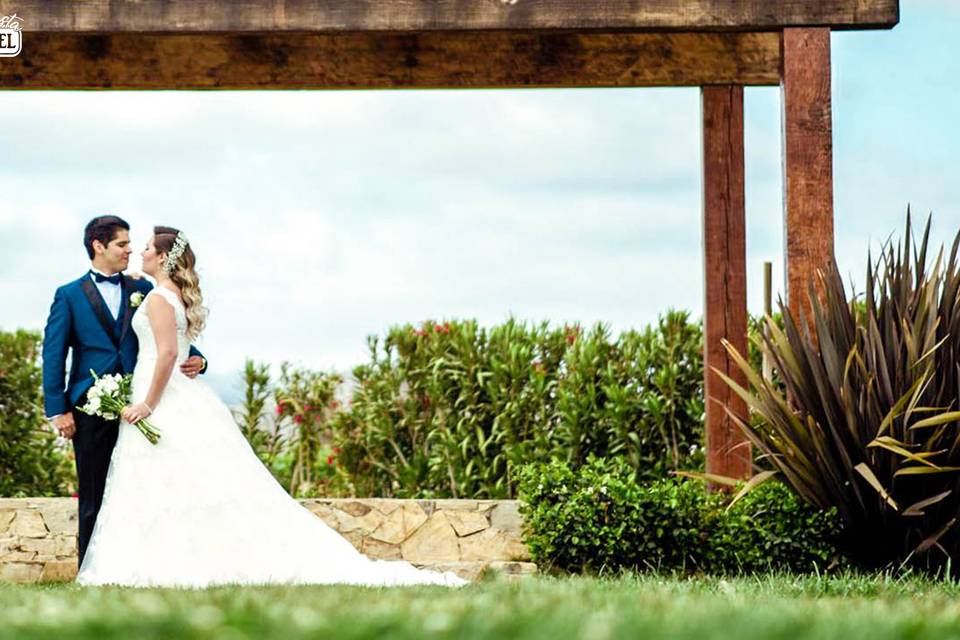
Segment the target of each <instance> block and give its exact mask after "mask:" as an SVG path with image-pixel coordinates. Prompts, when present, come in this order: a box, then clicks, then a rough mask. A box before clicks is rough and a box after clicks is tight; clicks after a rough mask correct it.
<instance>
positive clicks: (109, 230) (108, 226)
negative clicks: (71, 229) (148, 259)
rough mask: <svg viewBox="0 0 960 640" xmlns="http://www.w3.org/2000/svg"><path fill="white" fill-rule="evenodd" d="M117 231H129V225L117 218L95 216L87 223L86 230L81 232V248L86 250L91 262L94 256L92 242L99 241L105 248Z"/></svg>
mask: <svg viewBox="0 0 960 640" xmlns="http://www.w3.org/2000/svg"><path fill="white" fill-rule="evenodd" d="M118 229H124V230H126V231H130V225H129V224H127V221H126V220H124V219H123V218H120V217H119V216H97V217H96V218H94V219H93V220H91V221H90V222H88V223H87V228H86V229H84V230H83V246H84V247H86V248H87V255H88V256H90V259H91V260H93V256H94V255H96V253H95V252H94V250H93V241H94V240H99V241H100V243H101V244H102V245H103V246H107V245H108V244H110V241H111V240H113V239H114V237H116V235H117V230H118Z"/></svg>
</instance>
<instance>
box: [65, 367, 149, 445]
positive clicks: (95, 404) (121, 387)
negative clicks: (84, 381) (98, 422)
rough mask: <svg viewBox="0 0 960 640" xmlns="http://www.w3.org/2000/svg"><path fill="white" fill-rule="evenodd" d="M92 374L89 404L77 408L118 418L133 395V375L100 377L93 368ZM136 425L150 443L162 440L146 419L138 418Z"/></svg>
mask: <svg viewBox="0 0 960 640" xmlns="http://www.w3.org/2000/svg"><path fill="white" fill-rule="evenodd" d="M90 375H92V376H93V381H94V382H93V386H92V387H90V391H88V392H87V404H85V405H83V406H82V407H77V408H78V409H80V411H83V412H84V413H86V414H88V415H91V416H99V417H101V418H104V419H106V420H116V419H117V418H119V417H120V412H121V411H122V410H123V408H124V407H125V406H127V405H128V404H130V397H131V395H132V392H131V390H130V382H131V380H132V378H133V376H131V375H129V374H128V375H125V376H122V375H120V374H119V373H115V374H113V375H106V376H103V377H102V378H100V377H98V376H97V374H96V372H94V371H93V369H91V370H90ZM134 426H135V427H136V428H137V429H139V430H140V433H142V434H143V435H144V437H146V439H147V440H149V441H150V444H157V441H158V440H160V432H159V431H157V429H156V427H154V426H153V425H152V424H150V423H149V422H147V421H146V420H138V421H137V424H135V425H134Z"/></svg>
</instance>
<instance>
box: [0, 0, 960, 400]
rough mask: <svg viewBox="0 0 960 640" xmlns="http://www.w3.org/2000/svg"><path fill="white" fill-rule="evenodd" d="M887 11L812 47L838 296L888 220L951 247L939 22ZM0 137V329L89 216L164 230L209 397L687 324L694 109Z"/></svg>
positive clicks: (101, 100) (281, 105) (601, 106)
mask: <svg viewBox="0 0 960 640" xmlns="http://www.w3.org/2000/svg"><path fill="white" fill-rule="evenodd" d="M901 4H902V20H901V24H900V25H899V26H897V27H896V28H895V29H893V30H891V31H869V32H839V33H834V34H833V36H832V44H833V97H834V102H833V108H834V112H833V113H834V146H835V156H834V164H835V184H836V251H837V257H838V260H839V262H840V265H841V269H842V271H843V273H844V274H849V275H848V279H852V280H853V281H854V282H855V283H856V284H857V285H858V286H862V283H863V276H862V272H863V270H864V261H865V259H866V252H867V249H868V247H871V246H872V247H873V248H874V249H875V248H876V247H877V246H878V243H879V242H880V241H882V240H883V239H885V238H887V237H888V236H889V235H890V234H892V233H893V234H899V233H900V231H901V229H902V226H903V219H904V212H905V210H906V207H907V204H908V203H910V204H911V206H912V208H913V210H914V211H915V212H916V213H918V214H922V215H923V216H925V215H926V214H927V213H929V212H931V211H932V212H933V214H934V222H933V239H934V241H935V242H936V244H937V245H939V244H941V243H944V242H948V241H949V240H951V239H952V237H953V235H954V234H955V233H956V232H957V230H958V228H960V180H958V176H957V173H958V167H960V162H958V159H957V150H958V149H960V125H958V124H957V119H956V112H957V108H958V105H960V86H958V83H957V78H960V62H958V60H960V45H958V44H957V38H956V34H957V33H960V3H957V2H953V1H952V0H903V2H902V3H901ZM25 44H26V46H29V42H26V43H25ZM0 119H2V122H3V143H4V149H5V152H4V153H3V154H0V196H2V197H0V256H2V260H0V329H6V330H9V329H14V328H17V327H27V328H34V329H40V328H42V327H43V324H44V322H45V320H46V314H47V311H48V309H49V305H50V302H51V300H52V296H53V291H54V289H55V288H56V287H57V286H58V285H60V284H62V283H64V282H67V281H69V280H72V279H74V278H76V277H78V276H79V275H80V274H81V273H83V272H84V270H85V269H86V268H87V267H88V262H87V260H86V254H85V253H84V250H83V247H82V233H83V227H84V225H85V224H86V222H87V221H88V220H89V219H90V218H91V217H93V216H95V215H99V214H102V213H115V214H118V215H120V216H122V217H124V218H126V219H127V220H128V221H129V222H130V223H131V225H132V227H133V230H132V237H133V240H134V243H135V245H136V246H137V248H138V251H139V248H140V247H141V246H142V245H143V244H144V243H145V242H146V240H147V238H148V237H149V235H150V229H151V227H152V225H154V224H166V225H172V226H176V227H179V228H182V229H183V230H184V231H185V232H186V233H187V234H188V235H189V237H190V239H191V241H192V244H193V245H194V248H195V250H196V252H197V254H198V257H199V261H200V274H201V278H202V286H203V291H204V295H205V298H206V303H207V306H208V307H210V308H211V310H212V311H211V316H210V320H209V326H208V330H207V332H206V335H205V336H204V337H203V339H202V341H201V342H200V343H199V346H200V347H201V349H202V350H203V351H204V352H205V354H206V355H208V356H209V358H210V360H211V362H212V369H211V376H210V380H211V381H212V382H213V383H214V384H215V386H217V388H218V389H219V390H220V391H221V392H222V393H223V394H224V395H225V396H226V397H227V398H228V399H234V398H235V397H236V395H235V394H236V389H235V383H234V380H235V379H236V376H237V372H238V370H239V368H240V367H241V366H242V364H243V360H244V358H246V357H251V358H254V359H257V360H261V361H266V362H271V363H280V362H282V361H284V360H289V361H292V362H295V363H299V364H302V365H306V366H310V367H314V368H320V369H337V370H348V369H349V368H350V367H351V366H353V365H355V364H358V363H360V362H363V361H364V360H365V358H366V342H365V337H366V336H367V335H369V334H382V333H384V332H385V331H386V330H387V328H388V327H389V326H391V325H393V324H398V323H406V322H420V321H422V320H424V319H436V320H441V321H442V320H444V319H459V318H476V319H477V320H478V321H479V322H480V323H481V324H484V325H493V324H497V323H500V322H502V321H503V320H505V319H506V318H507V317H508V316H509V315H511V314H512V315H514V316H515V317H517V318H520V319H525V320H529V321H531V322H539V321H541V320H549V321H551V322H553V323H557V324H563V323H564V322H574V321H579V322H581V323H584V324H586V325H592V324H593V323H595V322H598V321H599V322H605V323H607V324H608V326H609V327H610V329H611V331H612V332H613V333H614V334H616V333H618V332H620V331H622V330H624V329H627V328H632V327H639V326H642V325H644V324H647V323H649V322H651V321H654V320H655V319H656V317H657V315H658V314H659V313H662V312H663V311H665V310H666V309H667V308H670V307H674V308H683V309H689V310H690V311H691V312H692V313H693V314H694V315H695V316H698V315H700V314H701V312H702V307H703V303H702V299H703V274H702V261H701V231H700V217H701V202H700V194H701V175H700V171H701V168H700V167H701V165H700V125H699V123H700V98H699V91H698V90H696V89H616V90H608V89H589V90H559V89H547V90H529V89H527V90H516V91H500V90H497V91H491V90H483V91H458V92H455V91H369V92H364V91H337V92H300V91H278V92H208V93H204V92H151V93H146V92H144V93H137V92H70V93H64V92H22V93H18V92H4V93H2V94H0ZM746 129H747V131H746V153H747V260H748V262H747V267H748V298H749V306H750V309H751V311H754V312H759V311H760V310H761V309H762V273H763V267H762V265H763V262H764V261H766V260H770V261H772V262H773V265H774V284H775V287H776V290H777V291H778V292H780V291H782V289H783V285H782V281H783V273H782V268H781V267H782V260H783V252H782V245H783V226H782V198H781V195H782V186H781V185H782V175H781V167H780V157H781V154H780V144H781V141H780V93H779V90H778V89H777V88H751V89H748V90H747V92H746ZM133 266H134V267H135V268H138V266H139V260H135V261H134V263H133Z"/></svg>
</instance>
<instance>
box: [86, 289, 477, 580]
mask: <svg viewBox="0 0 960 640" xmlns="http://www.w3.org/2000/svg"><path fill="white" fill-rule="evenodd" d="M154 295H161V296H163V297H164V298H165V299H166V300H167V301H168V302H169V303H170V304H171V305H172V306H173V308H174V310H175V314H176V318H177V337H178V343H179V349H178V351H179V353H178V356H177V365H179V364H180V363H182V362H183V361H184V360H186V358H187V354H188V351H189V347H190V345H189V340H188V339H187V337H186V335H185V333H186V326H187V321H186V314H185V311H184V309H183V306H182V305H181V303H180V300H179V299H178V298H177V296H176V294H174V293H173V292H172V291H170V290H168V289H165V288H163V287H156V288H154V289H153V290H152V291H151V292H150V293H149V294H147V297H146V298H144V301H143V303H142V305H141V307H140V309H139V310H138V312H137V313H136V314H134V316H133V321H132V327H133V329H134V331H136V334H137V338H138V339H139V341H140V354H139V357H138V360H137V366H136V368H135V370H134V373H133V398H134V400H135V401H142V400H143V399H144V398H145V397H146V394H147V391H148V389H149V387H150V383H151V381H152V378H153V370H154V365H155V363H156V353H157V350H156V342H155V340H154V335H153V331H152V329H151V327H150V320H149V317H148V315H147V300H148V299H149V298H150V297H151V296H154ZM149 422H150V423H151V424H152V425H153V426H154V427H156V428H157V429H158V430H159V431H160V433H161V436H160V441H159V442H158V443H157V444H156V445H152V444H150V443H149V442H148V441H147V439H146V438H145V437H144V436H143V435H142V434H141V433H140V432H139V431H138V430H137V428H136V427H134V426H132V425H130V424H129V423H127V422H125V421H121V423H120V433H119V437H118V439H117V445H116V448H115V449H114V450H113V455H112V457H111V459H110V467H109V470H108V472H107V479H106V485H105V489H104V495H103V504H102V506H101V508H100V513H99V515H98V517H97V522H96V525H95V526H94V530H93V534H92V536H91V538H90V543H89V545H88V548H87V552H86V555H85V556H84V560H83V564H82V565H81V567H80V571H79V573H78V574H77V582H78V583H80V584H85V585H101V584H119V585H129V586H143V587H154V586H164V587H168V586H169V587H205V586H208V585H214V584H270V583H284V584H329V583H345V584H362V585H382V586H387V585H391V586H392V585H409V584H440V585H446V586H462V585H464V584H468V581H466V580H464V579H462V578H460V577H458V576H456V575H455V574H453V573H452V572H444V573H440V572H435V571H429V570H426V569H418V568H417V567H415V566H413V565H412V564H410V563H408V562H405V561H402V560H373V559H370V558H367V557H366V556H364V555H363V554H361V553H360V552H359V551H357V549H356V548H355V547H354V546H353V545H352V544H350V542H348V541H347V540H346V539H345V538H343V537H342V536H341V535H340V534H339V533H337V532H336V531H335V530H334V529H332V528H330V527H329V526H327V525H326V524H325V523H324V522H323V521H322V520H321V519H320V518H319V517H317V516H315V515H314V514H313V513H311V512H310V511H308V510H307V509H306V508H304V507H303V506H301V505H300V503H298V502H297V501H296V500H294V499H293V498H291V497H290V496H289V495H288V494H287V492H286V491H285V490H284V489H283V487H281V486H280V484H278V483H277V481H276V480H275V479H274V477H273V475H271V473H270V471H269V470H268V469H267V468H266V467H265V466H264V465H263V464H262V463H261V462H260V459H259V458H257V456H256V454H255V453H254V452H253V449H252V448H251V447H250V445H249V443H248V442H247V440H246V438H244V436H243V434H242V433H241V432H240V430H239V428H238V427H237V425H236V423H235V422H234V420H233V416H232V415H231V413H230V410H229V409H228V408H227V406H226V405H225V404H224V403H223V402H222V401H221V400H220V398H219V397H218V396H217V395H216V394H215V393H214V392H213V391H212V390H211V389H210V387H209V386H207V384H206V383H205V382H203V380H202V379H201V378H200V377H197V378H194V379H191V378H188V377H186V376H185V375H183V374H182V373H181V372H180V368H179V366H175V367H174V369H173V374H172V375H171V377H170V382H169V383H168V384H167V387H166V388H165V389H164V391H163V395H162V397H161V399H160V402H159V403H158V404H157V406H156V408H155V410H154V412H153V414H152V415H151V416H150V417H149Z"/></svg>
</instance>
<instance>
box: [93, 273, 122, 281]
mask: <svg viewBox="0 0 960 640" xmlns="http://www.w3.org/2000/svg"><path fill="white" fill-rule="evenodd" d="M90 273H92V274H93V279H94V280H96V281H97V283H98V284H99V283H101V282H109V283H110V284H120V280H121V279H122V278H123V276H122V275H120V274H119V273H115V274H113V275H112V276H105V275H103V274H102V273H97V272H96V271H91V272H90Z"/></svg>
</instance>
